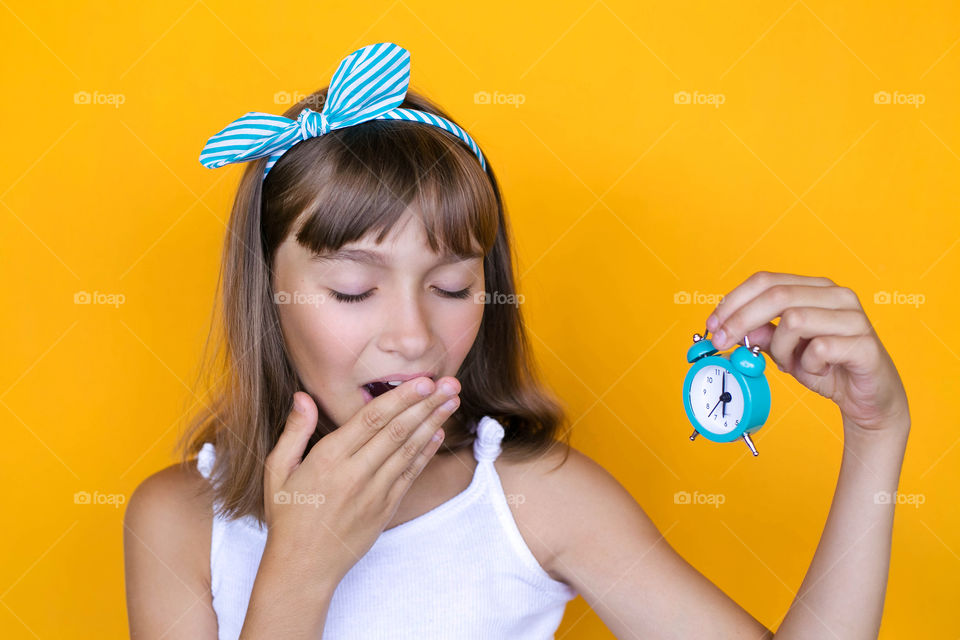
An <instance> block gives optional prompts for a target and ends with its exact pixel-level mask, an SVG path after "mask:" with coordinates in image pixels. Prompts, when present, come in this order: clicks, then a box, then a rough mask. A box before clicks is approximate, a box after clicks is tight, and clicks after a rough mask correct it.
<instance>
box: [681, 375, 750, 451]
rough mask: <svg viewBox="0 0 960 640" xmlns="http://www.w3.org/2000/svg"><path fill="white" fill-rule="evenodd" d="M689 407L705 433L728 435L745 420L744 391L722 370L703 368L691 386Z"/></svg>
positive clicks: (734, 379) (735, 380) (695, 376)
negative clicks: (705, 430)
mask: <svg viewBox="0 0 960 640" xmlns="http://www.w3.org/2000/svg"><path fill="white" fill-rule="evenodd" d="M690 407H691V408H692V409H693V415H694V416H695V417H696V419H697V423H699V424H700V426H702V427H703V428H704V429H707V430H709V431H711V432H713V433H717V434H727V433H730V432H731V431H733V430H734V429H736V428H737V427H738V426H739V425H740V421H741V420H743V390H742V389H741V388H740V385H739V383H737V379H736V377H734V375H733V374H732V373H730V372H729V371H727V370H726V369H724V368H723V367H718V366H716V365H708V366H705V367H701V368H700V370H699V371H697V372H696V373H695V374H694V376H693V380H692V381H691V383H690Z"/></svg>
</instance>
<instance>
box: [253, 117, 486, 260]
mask: <svg viewBox="0 0 960 640" xmlns="http://www.w3.org/2000/svg"><path fill="white" fill-rule="evenodd" d="M285 161H287V162H285ZM274 174H277V175H276V176H274ZM272 178H276V182H277V183H278V184H280V185H282V187H281V188H280V189H279V191H280V192H281V193H279V194H277V195H280V198H279V199H277V200H274V201H276V202H285V203H286V206H285V207H284V208H286V209H287V211H289V212H290V213H291V214H294V215H293V216H292V217H294V220H293V223H292V225H291V228H292V232H293V233H294V234H295V237H296V240H297V242H298V243H299V244H300V245H302V246H303V247H305V248H307V249H309V250H310V251H311V252H313V253H325V252H327V251H335V250H337V249H340V248H341V247H342V246H343V245H344V244H347V243H350V242H354V241H357V240H360V239H361V238H363V237H365V236H367V235H368V234H371V233H375V234H376V239H375V241H376V243H377V244H380V243H381V242H382V241H383V240H384V238H385V237H386V236H387V235H388V234H389V233H390V231H391V229H393V227H394V225H395V224H396V222H397V221H398V220H399V219H400V218H401V217H402V216H403V214H404V213H405V212H406V211H407V209H408V208H411V207H413V208H414V209H415V214H416V215H418V216H419V217H420V218H421V220H422V221H423V225H424V228H425V230H426V236H427V240H428V242H429V245H430V249H431V250H432V251H433V252H434V253H437V254H440V255H447V254H457V255H467V254H470V253H473V252H475V251H476V247H477V245H479V247H480V250H481V251H482V252H483V254H484V255H487V254H489V252H490V250H491V249H492V248H493V244H494V241H495V239H496V235H497V227H498V217H499V213H498V212H499V204H498V202H497V197H496V194H495V193H494V190H493V188H492V186H491V183H490V179H489V177H488V176H487V174H486V173H485V172H484V170H483V168H482V167H481V166H480V163H479V161H478V160H477V157H476V156H475V155H474V154H473V153H472V152H471V151H470V150H469V149H468V148H467V147H466V146H465V145H464V144H463V143H462V142H460V140H458V139H457V138H456V137H454V136H453V135H451V134H448V133H447V132H445V131H443V130H442V129H439V128H437V127H434V126H431V125H427V124H422V123H416V122H409V121H395V120H375V121H368V122H365V123H362V124H359V125H355V126H352V127H346V128H344V129H337V130H335V131H332V132H330V133H327V134H325V135H323V136H320V137H318V138H311V139H309V140H306V141H304V142H301V143H299V144H297V145H294V147H292V148H291V149H290V151H288V152H287V153H286V154H284V155H283V157H281V158H280V160H279V161H278V162H277V164H276V165H275V166H274V167H273V169H271V171H270V174H269V175H268V176H267V180H266V182H265V184H264V189H265V191H266V190H267V184H266V183H267V182H270V180H271V179H272ZM271 186H272V185H271ZM273 198H276V196H272V198H268V200H270V199H273ZM294 212H295V213H294Z"/></svg>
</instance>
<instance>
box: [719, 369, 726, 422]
mask: <svg viewBox="0 0 960 640" xmlns="http://www.w3.org/2000/svg"><path fill="white" fill-rule="evenodd" d="M726 395H727V372H726V371H724V372H723V382H722V383H721V385H720V399H721V400H723V399H724V398H725V397H726ZM721 415H722V417H726V415H727V403H726V401H724V403H723V409H722V414H721Z"/></svg>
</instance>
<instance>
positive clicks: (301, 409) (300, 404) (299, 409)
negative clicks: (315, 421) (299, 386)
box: [293, 396, 307, 413]
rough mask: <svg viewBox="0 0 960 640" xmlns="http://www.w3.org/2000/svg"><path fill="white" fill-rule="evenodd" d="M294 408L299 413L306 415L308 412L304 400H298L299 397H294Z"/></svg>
mask: <svg viewBox="0 0 960 640" xmlns="http://www.w3.org/2000/svg"><path fill="white" fill-rule="evenodd" d="M293 408H294V409H295V410H296V411H297V412H298V413H306V412H307V410H306V408H305V407H304V406H303V400H301V399H300V398H298V397H296V396H294V398H293Z"/></svg>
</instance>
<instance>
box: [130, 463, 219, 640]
mask: <svg viewBox="0 0 960 640" xmlns="http://www.w3.org/2000/svg"><path fill="white" fill-rule="evenodd" d="M212 522H213V492H212V490H211V488H210V484H209V482H208V481H207V479H206V478H204V477H203V476H202V475H201V474H200V472H199V471H198V470H197V468H196V465H195V464H194V465H192V466H188V465H180V464H173V465H170V466H169V467H166V468H164V469H161V470H160V471H157V472H156V473H154V474H152V475H150V476H148V477H147V478H146V479H144V480H143V481H142V482H141V483H140V485H139V486H137V488H136V489H135V490H134V492H133V495H131V496H130V500H129V503H128V505H127V508H126V511H125V513H124V519H123V526H124V531H123V547H124V565H125V574H126V591H127V612H128V616H129V622H130V629H131V636H132V637H134V638H153V637H159V636H160V635H162V634H164V633H167V636H166V637H181V636H183V637H188V636H190V635H192V636H193V637H197V638H215V637H216V616H215V614H214V612H213V609H212V598H211V595H210V532H211V525H212ZM158 593H162V594H163V597H161V598H158V597H157V595H158ZM174 621H176V622H174ZM171 625H173V626H171ZM211 631H212V632H211Z"/></svg>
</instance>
